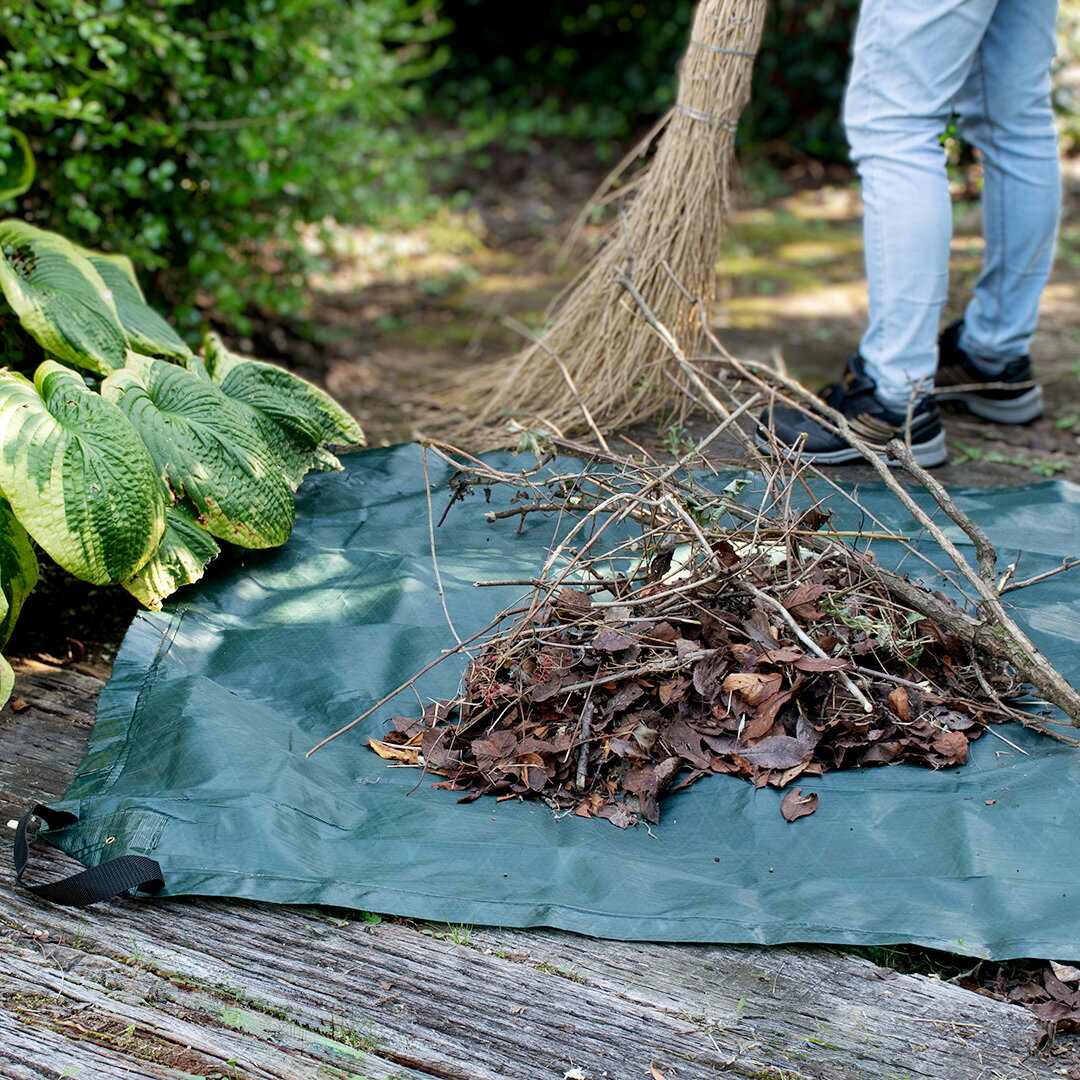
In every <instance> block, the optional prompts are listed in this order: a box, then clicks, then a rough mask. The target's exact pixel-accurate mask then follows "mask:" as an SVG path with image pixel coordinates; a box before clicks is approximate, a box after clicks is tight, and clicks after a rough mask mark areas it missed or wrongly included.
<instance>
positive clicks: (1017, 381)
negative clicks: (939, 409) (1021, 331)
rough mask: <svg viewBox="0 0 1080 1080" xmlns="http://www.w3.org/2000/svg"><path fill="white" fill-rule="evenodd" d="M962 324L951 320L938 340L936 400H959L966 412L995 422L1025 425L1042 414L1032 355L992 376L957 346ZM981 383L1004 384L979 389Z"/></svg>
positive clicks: (1040, 391)
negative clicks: (1032, 365) (996, 387)
mask: <svg viewBox="0 0 1080 1080" xmlns="http://www.w3.org/2000/svg"><path fill="white" fill-rule="evenodd" d="M963 327H964V324H963V322H954V323H953V324H952V325H951V326H948V327H946V329H945V331H944V332H943V333H942V335H941V340H940V341H939V342H938V351H939V360H938V369H937V374H936V375H935V376H934V386H935V390H934V397H935V398H937V400H938V401H959V402H961V403H962V404H963V405H964V406H965V408H967V410H968V411H969V412H973V413H974V414H975V415H976V416H981V417H982V418H983V419H984V420H992V421H993V422H994V423H995V424H1026V423H1028V422H1029V421H1031V420H1035V419H1037V418H1038V417H1040V416H1042V411H1043V394H1042V387H1040V386H1039V385H1038V384H1037V383H1036V382H1035V373H1034V371H1032V369H1031V357H1030V356H1018V357H1016V359H1015V360H1010V361H1009V362H1008V363H1007V364H1006V365H1005V370H1004V371H1002V372H1000V373H999V374H996V375H991V374H989V373H988V372H986V371H984V370H983V369H982V368H980V367H979V366H978V361H977V360H976V359H975V358H974V357H972V356H970V355H968V353H966V352H964V350H963V349H961V348H960V331H961V330H962V329H963ZM983 383H999V384H1005V385H1003V386H1001V387H1000V388H998V389H995V390H991V389H989V388H987V389H979V384H983ZM953 387H955V388H956V389H952V388H953Z"/></svg>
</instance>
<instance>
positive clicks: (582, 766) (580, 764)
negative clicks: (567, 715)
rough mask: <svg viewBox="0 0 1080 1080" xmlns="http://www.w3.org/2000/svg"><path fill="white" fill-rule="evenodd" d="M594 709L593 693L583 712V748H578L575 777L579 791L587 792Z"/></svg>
mask: <svg viewBox="0 0 1080 1080" xmlns="http://www.w3.org/2000/svg"><path fill="white" fill-rule="evenodd" d="M594 707H595V706H594V705H593V699H592V693H591V692H590V694H589V699H588V701H586V702H585V705H584V706H583V708H582V710H581V746H580V747H579V748H578V759H577V774H576V775H575V777H574V784H575V786H576V787H577V789H578V791H584V790H585V777H586V773H587V771H588V768H589V736H591V735H592V716H593V709H594Z"/></svg>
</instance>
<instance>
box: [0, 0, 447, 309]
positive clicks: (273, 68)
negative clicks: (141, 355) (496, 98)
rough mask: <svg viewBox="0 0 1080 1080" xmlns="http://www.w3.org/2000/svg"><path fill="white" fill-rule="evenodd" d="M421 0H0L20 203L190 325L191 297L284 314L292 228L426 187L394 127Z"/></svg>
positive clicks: (428, 31) (3, 102) (292, 297)
mask: <svg viewBox="0 0 1080 1080" xmlns="http://www.w3.org/2000/svg"><path fill="white" fill-rule="evenodd" d="M437 2H438V0H289V2H288V3H274V2H270V3H267V2H265V0H157V2H155V3H154V4H147V3H143V2H141V0H0V125H2V124H3V122H4V121H8V122H10V123H11V124H12V125H13V126H15V127H17V128H19V129H21V130H22V131H24V132H26V134H27V135H28V136H29V138H30V141H31V144H32V146H33V150H34V153H35V155H36V156H37V159H38V166H39V173H40V183H39V185H38V187H37V188H36V189H35V191H34V192H33V193H32V194H30V195H27V196H25V197H24V198H23V199H22V200H21V202H20V203H19V206H18V209H19V211H20V212H21V213H22V214H23V216H25V217H26V218H27V219H28V220H32V221H35V222H36V223H38V224H41V225H47V226H49V227H51V228H55V229H57V230H59V231H61V232H62V233H64V234H65V235H69V236H72V237H73V238H75V239H77V240H79V241H80V242H83V243H93V244H94V245H95V246H97V247H102V248H105V249H106V250H110V251H124V252H126V253H127V254H128V255H130V256H131V257H132V258H133V259H134V260H135V262H136V263H137V264H139V265H140V266H142V267H143V268H144V269H145V270H147V271H149V272H150V278H149V281H148V287H149V288H150V291H151V294H152V295H154V296H155V297H156V298H160V299H164V300H166V301H167V302H168V303H170V304H180V305H181V308H182V310H181V312H180V314H181V316H182V317H183V321H184V323H185V324H186V325H191V324H194V323H196V322H197V321H198V313H197V310H196V308H195V307H194V302H195V300H196V294H197V293H198V294H199V295H201V297H202V298H203V301H204V303H209V299H208V298H209V297H211V296H212V297H213V304H214V306H215V307H216V309H217V310H218V311H219V312H221V313H222V314H224V315H226V316H237V315H239V314H240V313H241V312H242V311H243V309H244V307H245V306H246V305H247V304H248V303H249V302H254V303H256V304H259V305H261V306H263V307H265V308H268V309H271V310H274V311H281V310H283V309H289V308H290V307H292V306H294V305H295V303H296V301H297V298H298V296H299V291H300V289H301V287H302V286H303V283H304V268H305V265H306V261H307V260H306V258H305V255H304V252H303V249H302V247H301V245H300V243H299V235H298V229H299V226H300V225H302V224H303V223H306V222H318V221H320V220H321V219H322V218H324V217H326V216H328V215H338V216H345V215H347V216H349V217H353V218H357V217H361V216H371V215H375V214H382V213H386V212H387V211H388V210H391V209H395V208H398V207H400V206H402V205H404V204H407V203H408V202H409V201H410V200H412V199H415V198H416V197H417V195H418V192H420V191H421V189H422V184H421V177H420V175H419V169H418V167H417V164H416V159H415V155H414V154H413V153H411V151H410V147H411V145H412V144H411V137H410V136H409V134H408V132H407V125H405V124H404V123H403V122H402V121H403V118H404V115H405V114H404V106H405V104H406V101H407V97H408V95H409V94H410V93H411V91H410V90H409V89H408V83H409V81H410V80H411V79H412V78H413V77H415V76H416V75H417V74H421V73H423V70H424V62H425V58H427V60H430V59H431V55H430V53H429V51H428V46H426V45H425V42H426V41H427V40H428V39H430V38H434V37H437V36H438V35H439V34H441V33H442V31H443V24H441V23H440V22H439V21H438V20H437V19H436V18H435V9H436V5H437ZM388 45H389V46H392V48H391V47H388ZM13 139H14V136H13V135H12V133H11V129H10V128H7V129H6V130H5V129H4V128H3V127H2V126H0V160H8V159H9V157H10V156H11V151H12V146H11V143H12V140H13Z"/></svg>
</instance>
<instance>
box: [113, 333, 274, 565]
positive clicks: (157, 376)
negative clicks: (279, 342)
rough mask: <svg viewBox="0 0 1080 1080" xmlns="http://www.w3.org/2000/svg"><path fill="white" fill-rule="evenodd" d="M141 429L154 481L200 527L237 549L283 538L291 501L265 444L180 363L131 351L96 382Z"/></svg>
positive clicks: (237, 413) (218, 393)
mask: <svg viewBox="0 0 1080 1080" xmlns="http://www.w3.org/2000/svg"><path fill="white" fill-rule="evenodd" d="M101 392H102V394H103V395H104V396H105V398H106V399H108V400H109V401H114V402H116V404H117V405H119V406H120V408H121V409H122V410H123V411H124V414H125V415H126V416H127V417H128V418H129V419H130V420H131V422H132V424H134V425H135V427H136V428H137V429H138V431H139V434H140V435H142V437H143V440H144V441H145V443H146V445H147V447H148V449H149V450H150V454H151V456H152V457H153V459H154V464H155V465H156V466H157V470H158V473H159V474H160V476H161V477H162V479H163V480H164V481H165V482H166V483H167V484H168V485H169V487H171V488H172V490H173V491H174V492H175V493H176V495H177V497H178V498H184V497H187V498H188V499H190V500H191V502H192V503H194V505H195V508H196V510H197V511H198V522H199V524H200V525H201V526H202V527H203V528H204V529H206V531H207V532H209V533H211V534H212V535H213V536H216V537H218V538H219V539H221V540H228V541H230V542H231V543H233V544H239V545H240V546H241V547H249V548H263V547H276V546H277V545H278V544H283V543H285V541H286V540H287V539H288V538H289V533H290V531H291V530H292V523H293V502H292V496H291V495H290V493H289V488H288V485H287V484H286V483H285V479H284V477H283V476H282V475H281V470H280V468H279V467H278V464H277V462H276V461H275V459H274V457H273V455H272V454H271V453H270V451H269V449H267V446H266V443H265V442H263V440H262V438H261V437H260V436H259V434H258V433H257V432H256V431H255V429H254V427H253V426H252V425H251V424H250V423H249V421H248V419H247V417H246V416H244V415H243V414H242V413H241V412H240V410H238V409H237V408H236V407H235V406H234V405H233V403H232V402H231V401H230V400H229V398H228V397H226V396H225V394H223V393H222V391H221V390H220V389H219V388H218V387H217V386H216V385H214V384H213V383H210V382H206V381H204V380H203V379H200V378H199V377H198V376H197V375H195V374H194V373H193V372H191V371H188V370H187V369H186V368H181V367H176V366H175V365H173V364H170V363H168V362H166V361H164V360H154V359H151V358H149V357H146V356H139V355H137V354H136V353H131V354H130V355H129V356H128V364H127V367H125V368H124V369H123V370H121V371H116V372H113V374H112V375H110V376H109V377H108V378H107V379H106V380H105V382H104V383H102V386H101Z"/></svg>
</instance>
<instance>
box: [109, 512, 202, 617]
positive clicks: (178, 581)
mask: <svg viewBox="0 0 1080 1080" xmlns="http://www.w3.org/2000/svg"><path fill="white" fill-rule="evenodd" d="M165 521H166V526H167V527H166V530H165V539H164V540H162V542H161V547H159V548H158V550H157V551H156V552H155V553H154V556H153V558H151V560H150V561H149V562H148V563H147V564H146V565H145V566H144V567H143V568H142V569H141V570H140V571H139V572H138V573H137V574H136V575H135V576H134V577H133V578H129V579H128V580H127V581H125V582H123V586H124V588H125V589H127V591H128V592H129V593H131V594H132V596H134V597H135V598H136V599H137V600H139V601H140V603H143V604H145V605H146V606H147V607H148V608H153V609H154V610H155V611H159V610H160V609H161V601H162V600H164V599H165V598H166V597H167V596H171V595H172V594H173V593H174V592H176V590H177V589H179V588H180V587H181V586H182V585H190V584H192V582H195V581H198V580H199V578H201V577H202V576H203V572H204V571H205V570H206V566H207V563H209V562H210V560H211V559H213V558H214V557H215V556H216V555H217V554H218V553H219V552H220V551H221V548H219V547H218V545H217V543H216V541H215V540H214V538H213V537H212V536H211V535H210V534H209V533H208V532H207V531H206V530H205V529H204V528H203V527H202V526H201V525H200V524H199V523H198V521H197V520H196V517H195V511H194V510H192V509H191V507H190V506H188V504H187V503H174V504H173V505H172V506H170V507H169V508H168V509H167V510H166V511H165Z"/></svg>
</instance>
